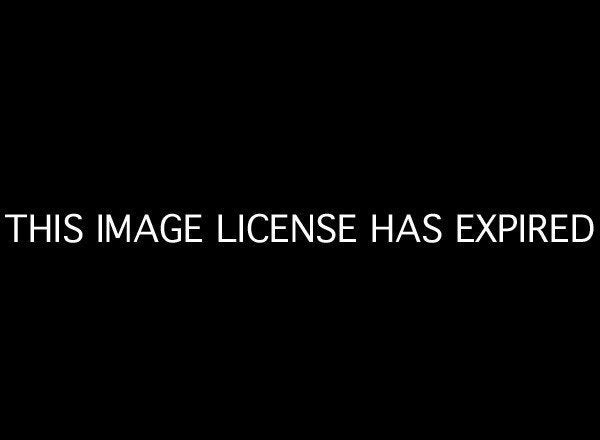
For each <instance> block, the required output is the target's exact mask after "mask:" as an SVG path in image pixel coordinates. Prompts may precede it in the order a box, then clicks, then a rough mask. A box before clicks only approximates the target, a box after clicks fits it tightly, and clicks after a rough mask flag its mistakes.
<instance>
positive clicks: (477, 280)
mask: <svg viewBox="0 0 600 440" xmlns="http://www.w3.org/2000/svg"><path fill="white" fill-rule="evenodd" d="M52 12H57V11H52ZM153 12H157V11H153ZM163 12H164V11H163ZM247 12H248V14H247V13H246V12H240V11H239V10H237V9H236V11H233V10H232V11H228V12H227V13H225V14H224V15H223V14H221V15H216V14H215V13H214V12H212V11H211V12H207V11H204V12H195V13H193V14H190V15H188V14H186V13H184V12H183V11H180V12H177V13H175V15H173V16H171V15H170V14H169V15H167V14H166V13H165V15H164V16H163V14H162V12H161V14H159V15H160V18H156V16H155V15H152V17H150V16H147V15H146V13H145V12H144V13H141V12H140V11H137V12H136V13H133V14H127V15H126V14H125V13H124V12H122V13H119V14H114V16H112V15H111V16H110V17H107V18H102V19H100V18H99V17H100V15H97V14H100V12H97V13H96V12H95V13H94V14H92V15H85V19H83V18H82V16H78V18H77V19H75V18H74V19H66V22H65V23H63V22H62V21H57V20H50V19H48V16H46V17H45V16H44V14H43V13H41V14H40V16H36V17H35V19H34V18H33V15H36V14H34V13H33V12H32V11H30V12H28V14H26V15H25V16H23V17H24V19H25V20H24V21H19V23H18V24H16V25H15V26H14V29H10V30H8V31H7V39H6V44H5V52H4V55H3V66H4V67H3V70H4V72H3V73H4V74H5V79H4V80H3V85H4V87H3V96H4V99H3V110H4V111H3V124H2V125H3V133H4V136H3V137H4V142H3V156H4V158H3V160H2V173H1V176H2V177H1V179H2V201H1V202H2V205H1V206H2V213H3V214H4V213H5V212H31V213H42V212H43V213H67V212H79V213H83V214H86V215H87V216H89V215H92V214H94V213H96V212H105V211H107V210H110V211H113V212H124V211H131V212H151V213H153V214H155V215H158V214H160V213H163V212H169V211H175V212H179V213H186V212H190V213H202V214H204V215H205V216H206V217H208V218H210V217H211V216H214V215H215V214H216V213H217V212H222V211H229V212H237V211H239V210H243V211H246V212H252V211H256V212H288V213H292V212H294V213H319V212H325V211H328V212H334V213H335V212H356V213H359V215H361V243H360V244H359V245H348V246H342V245H338V246H331V247H326V248H323V247H321V248H317V247H291V246H285V245H283V246H275V245H273V246H268V247H262V248H252V247H244V248H234V249H232V248H227V249H225V248H218V247H216V246H214V245H210V244H207V245H206V246H199V247H175V248H164V247H158V248H154V247H152V246H138V247H129V248H128V247H126V246H124V247H117V248H115V247H111V248H102V247H98V246H95V245H94V244H93V243H88V244H83V245H81V246H76V247H63V246H54V247H53V246H39V247H35V248H31V247H27V246H23V247H20V246H10V245H9V243H8V242H7V240H4V242H3V245H2V254H3V257H5V258H3V263H2V264H3V270H2V273H3V278H4V282H3V284H4V285H5V286H6V287H5V288H3V289H2V291H3V295H2V301H3V303H4V304H3V307H2V311H3V314H4V315H5V319H3V324H4V327H5V331H4V338H3V339H4V341H5V347H6V348H5V355H6V356H5V358H6V362H5V365H7V366H8V367H9V370H10V373H9V374H8V375H7V376H6V382H7V384H8V385H9V386H10V388H11V389H13V388H14V389H15V393H14V394H11V396H14V397H11V404H10V408H11V412H12V413H13V414H15V415H20V416H23V414H31V410H32V409H34V408H35V409H38V410H40V411H39V412H40V413H41V414H45V415H46V417H47V418H45V419H44V420H47V421H46V422H44V423H49V424H52V425H57V426H63V423H67V424H71V423H73V420H74V419H77V420H78V421H83V422H88V423H86V425H87V426H88V427H89V426H99V427H107V426H109V425H112V422H113V421H123V420H128V421H131V420H133V421H134V425H136V426H138V427H148V426H150V427H152V428H153V429H158V426H157V425H160V426H163V427H165V428H166V429H167V430H168V431H171V430H174V429H176V428H180V427H181V426H183V425H184V424H183V422H184V421H191V422H192V423H193V424H201V426H198V427H200V428H202V427H203V426H204V425H203V423H205V420H207V419H208V420H210V421H212V422H213V423H214V422H216V423H217V424H218V425H219V426H221V427H222V429H225V430H230V429H239V428H242V429H251V428H255V427H256V428H261V429H266V428H269V429H273V428H274V427H275V426H276V425H278V424H279V423H281V422H283V423H282V424H283V426H284V427H285V428H286V429H287V430H286V431H282V432H288V431H290V430H291V431H295V430H298V429H306V430H308V432H314V431H313V430H312V429H313V428H312V427H313V426H315V422H317V423H318V422H323V421H328V422H330V423H329V426H330V428H329V429H331V430H332V431H331V432H337V430H340V429H344V428H350V429H357V430H358V429H359V428H363V429H365V430H366V431H365V432H372V431H373V430H375V429H383V428H384V427H386V426H387V425H388V424H389V423H391V424H392V426H395V427H396V428H399V427H400V428H401V427H403V426H407V427H408V425H404V424H403V423H405V422H401V421H402V420H407V419H408V420H410V421H412V422H413V423H416V424H418V425H420V426H421V427H422V428H423V429H426V430H431V429H440V428H441V429H455V428H460V429H465V428H467V427H469V428H471V429H473V428H474V427H475V425H477V424H478V423H481V422H483V425H484V426H485V427H486V428H487V429H488V430H490V429H491V430H497V429H507V430H509V432H512V431H510V430H511V429H512V428H511V427H512V426H514V423H515V422H522V421H525V420H528V421H532V420H533V421H534V423H532V424H531V426H532V428H533V429H540V427H548V426H551V427H553V428H556V429H557V428H558V426H557V425H559V424H560V425H561V426H563V427H566V428H568V429H573V424H572V423H573V419H572V418H571V416H572V415H573V414H576V415H577V417H578V418H579V420H580V421H581V420H583V419H584V418H585V417H586V414H588V411H589V409H586V408H587V405H586V403H585V402H586V396H589V395H590V394H591V393H592V390H593V389H595V388H594V385H593V381H592V375H591V372H592V371H593V369H594V366H595V365H596V364H595V363H594V362H592V359H593V356H592V355H593V348H594V347H593V341H594V339H595V338H596V336H597V327H598V326H597V322H596V320H595V314H596V310H597V304H596V301H595V299H594V297H593V295H594V293H595V290H597V289H596V287H595V284H594V283H593V281H595V279H594V269H595V266H596V262H597V253H596V247H597V238H595V239H594V242H593V243H590V244H587V245H560V244H559V245H552V246H544V245H541V246H522V245H521V246H518V245H515V244H508V245H506V246H486V245H482V246H460V245H458V244H456V243H455V242H454V241H455V240H454V238H455V236H454V225H453V218H454V216H455V215H456V214H457V213H460V212H477V213H487V214H490V213H512V214H518V213H530V212H531V213H545V214H549V213H585V214H588V215H592V216H593V217H594V218H595V220H596V221H597V212H598V211H597V208H596V207H595V205H596V203H595V200H596V199H595V195H594V193H593V188H594V187H595V186H596V184H595V180H596V179H595V178H594V177H595V174H594V161H593V159H592V154H593V152H592V147H593V146H594V145H596V144H597V135H596V133H595V130H594V128H595V121H596V118H597V108H596V107H595V102H596V101H597V85H596V84H595V82H594V81H593V78H595V77H597V69H596V68H595V66H594V65H593V54H594V52H593V49H594V47H593V46H592V44H591V43H592V40H591V39H589V38H590V36H589V35H588V33H591V32H592V29H591V28H589V27H588V26H587V25H586V24H585V23H584V22H583V21H582V19H581V18H580V17H575V18H569V17H567V16H566V15H565V16H563V17H561V19H560V20H559V21H556V19H553V20H550V19H549V18H543V17H542V16H541V15H540V14H539V13H536V14H532V15H527V17H526V18H524V17H525V13H524V11H521V13H520V14H516V15H514V16H513V15H510V14H509V16H506V15H504V14H500V11H496V12H494V13H487V12H483V11H481V13H480V15H477V13H476V12H475V11H469V14H466V11H445V12H441V11H427V12H425V13H420V14H416V13H414V12H412V11H404V12H397V11H395V12H393V13H392V12H385V11H380V12H376V13H374V14H371V13H369V14H367V13H366V11H353V12H354V14H351V15H347V14H346V13H344V14H338V13H332V14H328V15H327V17H326V18H325V14H324V11H321V13H319V14H308V16H307V15H306V14H303V13H301V11H295V12H293V13H284V12H283V11H281V12H280V13H276V12H275V11H272V10H270V11H269V13H268V14H267V13H266V12H265V11H262V12H261V11H255V10H253V11H247ZM305 12H306V11H305ZM338 12H339V11H338ZM446 12H448V13H449V12H453V13H454V15H446ZM538 12H539V11H538ZM69 13H70V14H73V13H74V12H73V11H70V12H69ZM250 13H253V14H251V15H249V14H250ZM75 14H76V13H75ZM278 14H280V15H278ZM470 14H474V15H470ZM184 16H185V18H184ZM69 17H70V15H69ZM102 17H104V15H102ZM257 17H259V18H260V19H259V18H257ZM517 17H518V18H517ZM63 18H65V16H64V15H63ZM375 212H376V213H380V214H387V213H395V214H405V213H413V214H423V213H428V212H438V213H440V214H441V215H443V217H444V219H445V220H446V221H447V225H448V227H447V228H445V229H444V233H445V238H444V241H443V243H441V244H440V245H438V246H420V247H417V246H413V245H411V244H410V243H407V244H406V245H401V246H394V247H377V248H376V247H374V246H371V245H369V244H368V238H369V234H368V229H367V228H366V225H368V223H364V221H365V220H368V218H369V215H370V214H371V213H375ZM363 229H366V232H365V231H363ZM3 233H5V231H3ZM4 237H6V235H4ZM54 411H56V412H58V413H61V414H63V416H62V417H54V416H52V414H53V412H54ZM36 413H38V412H36ZM40 417H41V416H40ZM173 417H174V418H173ZM40 420H41V419H40ZM92 423H93V424H92ZM578 425H579V423H578ZM48 426H50V425H48ZM133 429H139V428H135V427H134V428H133Z"/></svg>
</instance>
